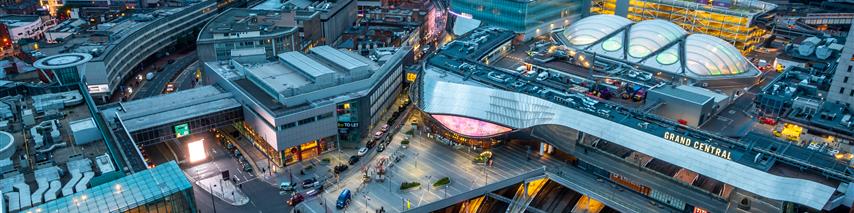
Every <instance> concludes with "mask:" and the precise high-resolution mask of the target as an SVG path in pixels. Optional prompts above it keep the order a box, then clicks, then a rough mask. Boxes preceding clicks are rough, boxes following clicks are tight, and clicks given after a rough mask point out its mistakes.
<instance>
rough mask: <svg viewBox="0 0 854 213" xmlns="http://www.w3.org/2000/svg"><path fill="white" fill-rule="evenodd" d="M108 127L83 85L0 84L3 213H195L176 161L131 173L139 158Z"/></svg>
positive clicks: (0, 168)
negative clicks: (163, 212) (156, 212)
mask: <svg viewBox="0 0 854 213" xmlns="http://www.w3.org/2000/svg"><path fill="white" fill-rule="evenodd" d="M73 56H75V55H74V54H72V55H66V56H64V57H73ZM81 57H83V56H81ZM72 59H73V60H77V59H78V58H68V59H67V60H72ZM53 60H59V61H60V62H62V61H63V60H62V59H61V58H54V59H53ZM78 63H79V61H78ZM108 128H109V127H107V126H106V125H105V122H104V120H103V117H102V116H101V115H100V114H99V113H98V110H97V109H96V106H95V102H94V101H93V99H92V97H91V96H89V94H88V93H87V92H86V86H85V85H83V84H80V83H73V84H62V85H60V84H50V85H47V84H33V83H23V82H11V81H5V82H3V83H2V84H0V173H3V174H4V175H3V177H2V178H0V193H2V195H0V197H2V198H3V199H0V203H2V206H3V209H2V210H3V211H9V212H57V211H63V210H65V211H80V212H124V211H128V210H131V209H140V208H138V207H142V209H149V208H151V209H153V208H158V209H171V210H172V211H190V212H193V211H194V205H195V204H194V201H193V199H192V196H193V194H192V190H191V186H192V185H191V184H190V182H189V181H188V180H187V178H186V177H185V176H184V174H183V173H182V172H181V170H180V169H178V167H177V166H176V164H175V163H174V162H173V163H172V165H168V164H164V165H162V166H161V167H158V168H154V169H152V170H150V171H143V170H145V169H146V168H142V169H137V168H134V167H131V166H130V164H128V162H133V161H142V156H141V155H139V153H138V152H133V155H128V154H127V153H125V152H123V150H124V148H122V147H120V146H119V144H121V143H118V140H116V139H115V138H114V137H113V136H112V134H110V132H109V129H108ZM23 140H26V141H27V142H22V141H23ZM25 150H30V151H25ZM128 153H130V152H128ZM126 169H130V171H127V170H126ZM126 172H128V173H134V174H128V173H126ZM143 180H144V181H143ZM152 189H156V190H152ZM115 201H121V202H115ZM111 202H112V203H111ZM149 210H150V209H149Z"/></svg>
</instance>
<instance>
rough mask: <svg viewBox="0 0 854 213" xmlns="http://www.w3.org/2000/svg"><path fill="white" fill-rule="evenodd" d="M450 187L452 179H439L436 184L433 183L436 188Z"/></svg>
mask: <svg viewBox="0 0 854 213" xmlns="http://www.w3.org/2000/svg"><path fill="white" fill-rule="evenodd" d="M448 185H451V178H450V177H443V178H442V179H439V180H436V182H433V187H434V188H438V187H443V186H448Z"/></svg>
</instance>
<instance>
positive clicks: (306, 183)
mask: <svg viewBox="0 0 854 213" xmlns="http://www.w3.org/2000/svg"><path fill="white" fill-rule="evenodd" d="M318 185H320V181H317V178H309V179H305V180H303V181H302V188H303V189H307V188H311V187H316V186H318Z"/></svg>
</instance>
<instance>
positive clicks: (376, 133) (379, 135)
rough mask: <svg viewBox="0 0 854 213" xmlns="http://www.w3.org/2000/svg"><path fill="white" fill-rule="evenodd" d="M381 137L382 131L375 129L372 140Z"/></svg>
mask: <svg viewBox="0 0 854 213" xmlns="http://www.w3.org/2000/svg"><path fill="white" fill-rule="evenodd" d="M382 137H383V131H377V132H375V133H374V140H377V139H380V138H382Z"/></svg>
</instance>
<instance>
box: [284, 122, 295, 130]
mask: <svg viewBox="0 0 854 213" xmlns="http://www.w3.org/2000/svg"><path fill="white" fill-rule="evenodd" d="M295 126H297V123H294V122H290V123H286V124H285V125H282V128H281V129H290V128H293V127H295Z"/></svg>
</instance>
